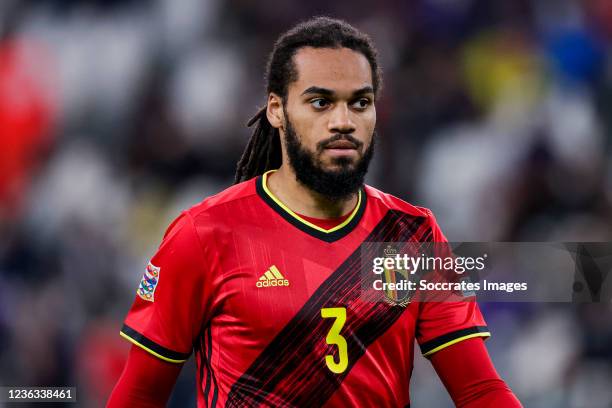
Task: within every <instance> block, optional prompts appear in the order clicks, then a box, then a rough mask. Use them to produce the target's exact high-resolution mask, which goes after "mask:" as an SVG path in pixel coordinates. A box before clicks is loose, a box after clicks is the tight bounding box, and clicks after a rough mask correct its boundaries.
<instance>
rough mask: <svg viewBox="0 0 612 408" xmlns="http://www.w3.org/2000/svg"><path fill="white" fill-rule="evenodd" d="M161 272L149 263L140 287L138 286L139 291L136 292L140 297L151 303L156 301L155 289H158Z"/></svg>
mask: <svg viewBox="0 0 612 408" xmlns="http://www.w3.org/2000/svg"><path fill="white" fill-rule="evenodd" d="M159 272H160V268H159V267H157V266H155V265H153V264H152V263H151V262H149V264H148V265H147V269H145V272H144V274H143V275H142V279H141V280H140V285H138V290H137V291H136V293H138V296H140V297H141V298H142V299H144V300H146V301H149V302H153V301H155V297H154V295H155V288H157V284H158V283H159Z"/></svg>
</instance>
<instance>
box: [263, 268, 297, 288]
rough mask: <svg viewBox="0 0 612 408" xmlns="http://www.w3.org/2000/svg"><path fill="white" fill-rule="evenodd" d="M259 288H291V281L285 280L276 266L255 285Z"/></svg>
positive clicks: (265, 273)
mask: <svg viewBox="0 0 612 408" xmlns="http://www.w3.org/2000/svg"><path fill="white" fill-rule="evenodd" d="M255 286H257V287H258V288H268V287H270V286H289V280H287V279H285V277H284V276H283V274H282V273H280V271H279V270H278V268H277V267H276V265H272V266H271V267H269V268H268V270H267V271H265V272H264V274H263V275H261V277H260V278H259V280H258V281H257V283H256V284H255Z"/></svg>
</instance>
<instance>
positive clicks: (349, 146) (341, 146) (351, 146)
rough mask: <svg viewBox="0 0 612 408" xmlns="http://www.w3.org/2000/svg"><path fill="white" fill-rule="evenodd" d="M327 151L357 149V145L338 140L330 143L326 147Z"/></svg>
mask: <svg viewBox="0 0 612 408" xmlns="http://www.w3.org/2000/svg"><path fill="white" fill-rule="evenodd" d="M325 148H326V149H341V150H344V149H353V150H354V149H357V145H355V143H353V142H351V141H348V140H336V141H333V142H330V143H328V144H327V145H326V146H325Z"/></svg>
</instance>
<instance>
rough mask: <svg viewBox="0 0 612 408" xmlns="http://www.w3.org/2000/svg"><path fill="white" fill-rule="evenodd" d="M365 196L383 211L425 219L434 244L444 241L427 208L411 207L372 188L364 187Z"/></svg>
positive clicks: (444, 238)
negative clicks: (430, 229) (397, 212)
mask: <svg viewBox="0 0 612 408" xmlns="http://www.w3.org/2000/svg"><path fill="white" fill-rule="evenodd" d="M365 191H366V196H367V199H368V201H369V202H370V203H372V204H373V205H376V206H380V207H382V209H383V210H384V211H389V210H392V211H399V212H402V213H404V214H408V215H411V216H413V217H423V218H425V219H426V223H427V224H429V226H430V227H431V228H432V230H433V234H434V240H435V241H436V242H438V241H440V242H442V241H446V237H444V235H443V234H442V231H441V230H440V227H439V226H438V222H437V221H436V217H435V216H434V214H433V212H432V211H431V210H430V209H429V208H425V207H421V206H416V205H412V204H410V203H408V202H406V201H404V200H402V199H401V198H398V197H396V196H394V195H392V194H388V193H385V192H383V191H380V190H378V189H377V188H374V187H372V186H369V185H366V186H365Z"/></svg>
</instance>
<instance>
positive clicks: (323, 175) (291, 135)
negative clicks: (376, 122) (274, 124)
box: [285, 114, 376, 201]
mask: <svg viewBox="0 0 612 408" xmlns="http://www.w3.org/2000/svg"><path fill="white" fill-rule="evenodd" d="M285 117H286V118H287V119H286V121H285V122H286V123H285V142H286V145H287V156H288V157H289V164H290V165H291V167H293V170H294V171H295V176H296V179H297V181H298V182H299V183H301V184H302V185H304V186H306V187H307V188H309V189H310V190H312V191H314V192H316V193H319V194H321V195H322V196H323V197H325V198H326V199H328V200H330V201H335V200H341V199H347V198H349V197H350V196H351V195H353V194H355V193H357V191H359V189H360V188H361V187H362V186H363V183H364V179H365V175H366V173H367V172H368V167H369V165H370V161H371V160H372V157H373V155H374V139H375V138H376V132H373V133H372V141H371V143H370V145H369V146H368V148H367V149H366V150H365V152H364V153H363V155H362V156H361V157H360V158H359V159H357V161H356V162H353V161H352V160H351V159H349V158H347V157H337V158H334V159H333V162H332V163H333V164H335V165H336V166H337V167H338V170H325V169H324V168H323V163H321V160H320V159H319V158H318V157H317V155H316V154H317V153H318V154H320V153H322V152H323V151H324V149H325V147H326V146H327V145H328V144H329V143H331V142H334V141H336V140H343V139H344V140H348V141H350V142H352V143H354V144H355V146H356V147H357V149H360V148H361V147H362V146H363V143H362V142H361V141H359V140H357V139H355V138H354V137H353V136H351V135H348V134H336V135H334V136H332V137H331V138H329V139H326V140H323V141H321V142H319V143H317V151H316V153H313V152H311V151H309V150H307V149H306V148H304V147H303V146H302V144H301V143H300V138H299V137H298V135H297V133H296V132H295V129H294V128H293V126H292V125H291V121H290V120H289V117H288V116H287V115H286V114H285Z"/></svg>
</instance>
